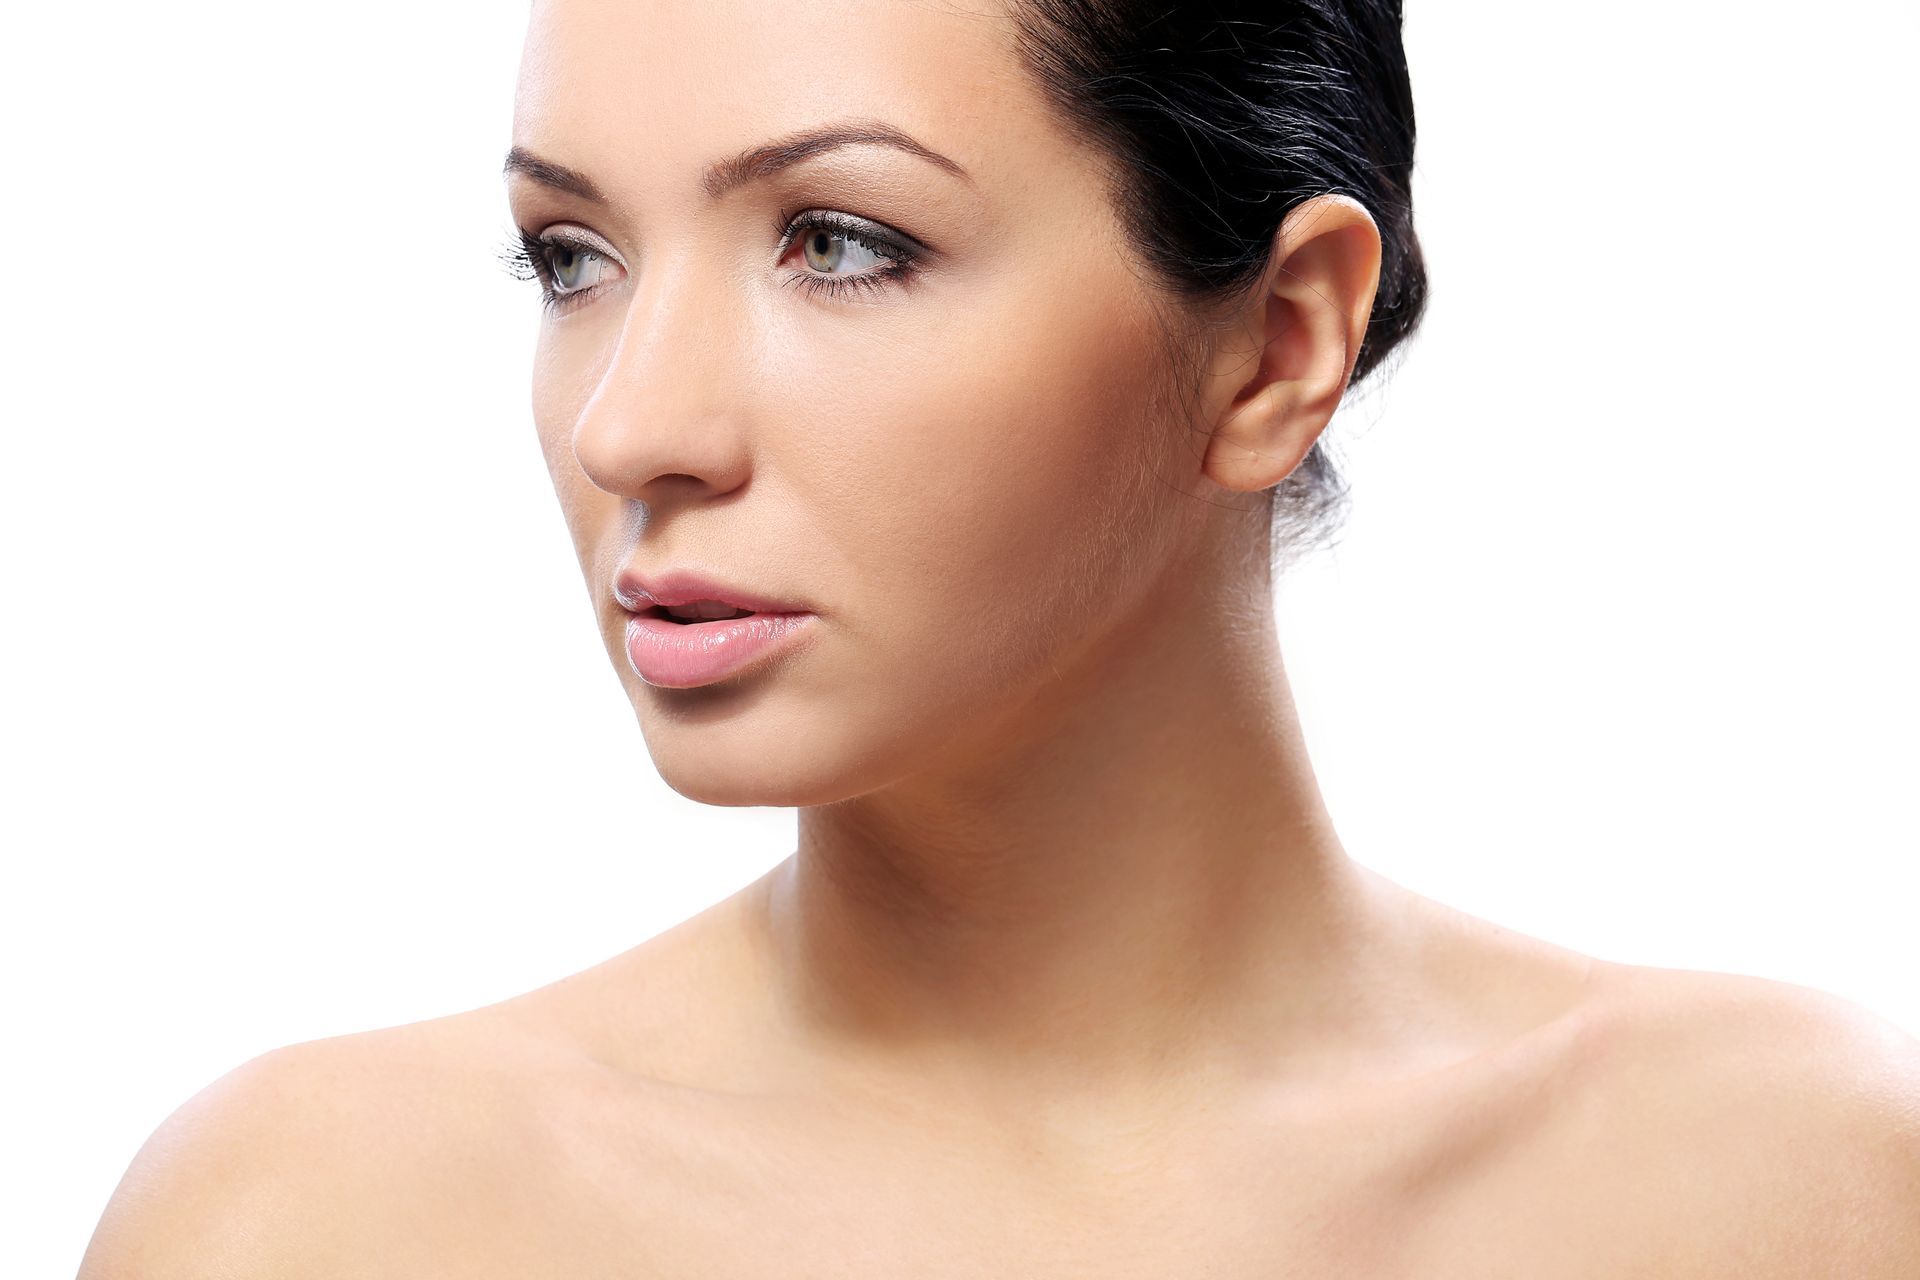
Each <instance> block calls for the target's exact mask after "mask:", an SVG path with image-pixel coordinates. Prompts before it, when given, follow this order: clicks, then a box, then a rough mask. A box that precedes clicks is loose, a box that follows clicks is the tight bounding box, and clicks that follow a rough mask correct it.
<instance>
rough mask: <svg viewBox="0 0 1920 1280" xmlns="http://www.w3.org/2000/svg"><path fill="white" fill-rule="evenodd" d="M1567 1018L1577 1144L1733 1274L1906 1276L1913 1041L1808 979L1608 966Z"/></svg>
mask: <svg viewBox="0 0 1920 1280" xmlns="http://www.w3.org/2000/svg"><path fill="white" fill-rule="evenodd" d="M1585 1020H1586V1026H1587V1032H1586V1034H1585V1036H1584V1038H1583V1040H1582V1048H1581V1057H1582V1061H1581V1063H1580V1065H1579V1069H1580V1071H1581V1072H1582V1073H1583V1075H1584V1077H1585V1080H1586V1083H1587V1085H1588V1088H1587V1089H1586V1090H1584V1091H1582V1099H1583V1100H1582V1101H1581V1102H1579V1103H1578V1104H1577V1105H1575V1106H1574V1107H1573V1108H1572V1109H1571V1124H1572V1126H1573V1127H1574V1128H1575V1129H1576V1130H1577V1131H1578V1132H1577V1137H1578V1147H1579V1149H1580V1150H1581V1151H1582V1152H1583V1153H1584V1158H1586V1159H1590V1160H1592V1161H1594V1162H1597V1163H1599V1164H1602V1165H1607V1166H1610V1167H1611V1169H1612V1171H1613V1172H1617V1173H1618V1174H1620V1175H1621V1178H1622V1179H1625V1180H1630V1181H1631V1183H1632V1185H1634V1186H1635V1187H1636V1189H1637V1191H1638V1193H1639V1194H1641V1195H1642V1196H1644V1198H1645V1200H1646V1203H1647V1206H1648V1207H1649V1209H1651V1210H1654V1211H1655V1212H1658V1213H1664V1214H1666V1215H1667V1216H1669V1217H1670V1218H1671V1219H1672V1220H1673V1221H1674V1222H1675V1224H1676V1226H1677V1227H1678V1228H1679V1229H1680V1230H1682V1231H1684V1232H1685V1233H1687V1234H1688V1235H1689V1236H1690V1237H1691V1238H1692V1239H1693V1240H1694V1241H1695V1242H1698V1243H1701V1244H1703V1245H1704V1246H1706V1247H1708V1248H1712V1247H1715V1246H1718V1247H1720V1248H1722V1249H1723V1250H1725V1251H1727V1252H1728V1253H1733V1254H1737V1255H1739V1256H1742V1257H1750V1258H1751V1261H1752V1265H1751V1267H1750V1269H1749V1270H1748V1271H1746V1272H1745V1274H1750V1275H1770V1274H1774V1273H1775V1272H1774V1271H1773V1270H1770V1269H1768V1268H1779V1269H1780V1271H1781V1273H1782V1274H1815V1273H1818V1274H1844V1275H1848V1276H1859V1277H1863V1278H1869V1280H1870V1278H1872V1277H1880V1276H1885V1277H1888V1278H1889V1280H1891V1278H1892V1277H1895V1276H1912V1275H1920V1041H1916V1040H1915V1039H1914V1038H1913V1037H1912V1036H1910V1035H1908V1034H1907V1033H1906V1032H1904V1031H1902V1030H1901V1029H1899V1028H1898V1027H1896V1026H1894V1025H1893V1024H1892V1023H1890V1022H1888V1021H1887V1020H1886V1019H1884V1018H1882V1017H1880V1016H1879V1015H1877V1014H1875V1013H1873V1012H1872V1011H1870V1010H1868V1009H1865V1008H1863V1007H1861V1006H1859V1005H1857V1004H1854V1003H1853V1002H1851V1001H1848V1000H1846V999H1843V998H1842V997H1840V996H1837V995H1833V994H1830V993H1827V992H1824V991H1819V990H1816V989H1813V988H1810V987H1805V986H1800V985H1797V984H1793V983H1786V982H1777V981H1772V980H1769V979H1764V978H1757V977H1750V976H1745V975H1739V974H1726V973H1711V972H1705V971H1699V970H1686V969H1666V968H1658V967H1647V966H1635V965H1620V964H1609V963H1602V964H1598V965H1596V970H1595V976H1594V979H1593V981H1592V983H1591V984H1590V996H1589V1000H1588V1004H1587V1008H1586V1010H1585ZM1723 1256H1724V1255H1723ZM1794 1267H1799V1268H1801V1270H1799V1271H1794V1270H1793V1269H1792V1268H1794Z"/></svg>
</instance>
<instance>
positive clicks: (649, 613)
mask: <svg viewBox="0 0 1920 1280" xmlns="http://www.w3.org/2000/svg"><path fill="white" fill-rule="evenodd" d="M640 616H641V617H643V618H663V619H665V620H666V621H668V622H677V623H679V624H681V625H682V626H697V625H699V624H700V623H702V622H730V621H733V620H734V619H737V618H751V617H752V616H753V610H751V609H736V610H734V611H733V612H732V613H729V614H723V615H721V616H719V617H696V618H681V617H676V616H675V615H674V614H673V613H671V612H669V611H668V609H667V606H665V605H663V604H656V605H653V606H652V607H650V608H647V609H642V610H641V611H640Z"/></svg>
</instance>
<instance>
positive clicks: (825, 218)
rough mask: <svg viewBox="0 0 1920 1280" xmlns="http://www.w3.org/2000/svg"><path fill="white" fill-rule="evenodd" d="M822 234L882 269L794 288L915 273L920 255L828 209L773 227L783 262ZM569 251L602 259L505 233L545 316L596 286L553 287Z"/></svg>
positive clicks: (513, 267) (843, 289) (877, 284)
mask: <svg viewBox="0 0 1920 1280" xmlns="http://www.w3.org/2000/svg"><path fill="white" fill-rule="evenodd" d="M811 231H825V232H827V233H828V234H829V235H831V236H832V237H833V238H835V239H837V240H845V241H847V242H849V243H851V244H857V245H860V246H861V247H863V248H866V249H870V250H872V251H873V252H874V253H876V254H878V255H879V256H880V257H881V258H882V259H884V260H885V261H886V264H887V265H885V266H881V267H878V268H876V269H874V270H871V271H866V272H863V273H861V274H860V275H855V276H836V275H822V274H820V273H818V272H807V271H802V272H800V273H799V274H797V275H795V276H793V277H791V279H790V283H798V284H799V285H800V286H801V287H802V288H804V289H807V290H809V291H818V292H822V293H825V294H827V295H829V296H832V297H845V296H848V295H851V294H852V293H854V292H855V291H859V290H866V291H869V292H871V291H874V290H878V289H880V288H882V287H883V286H885V285H889V284H893V283H896V282H898V283H904V282H905V281H906V280H907V279H908V278H909V277H910V276H912V274H913V272H914V271H915V270H917V269H918V266H919V261H920V254H919V252H918V251H917V250H914V249H910V248H908V247H907V246H906V245H903V244H900V243H898V242H897V241H894V240H891V239H887V238H884V237H882V236H879V235H876V234H875V233H874V232H873V231H871V230H869V229H868V224H867V223H865V222H863V221H859V220H857V219H854V218H849V217H847V216H846V215H845V214H839V213H833V212H831V211H829V210H814V211H811V212H808V213H803V214H800V215H799V216H797V217H795V216H792V215H789V214H788V213H786V212H785V211H784V210H782V211H781V213H780V215H779V217H778V219H777V220H776V221H775V223H774V232H775V234H776V235H778V236H779V237H780V256H781V257H783V258H784V257H786V254H787V250H788V249H789V248H791V247H792V245H793V243H794V241H796V240H798V239H799V238H800V235H801V233H803V232H811ZM554 249H568V250H571V251H572V252H574V253H592V254H596V255H599V256H602V257H604V256H605V255H604V254H600V251H599V250H597V249H595V248H593V247H592V246H591V245H588V244H584V243H582V242H580V241H577V240H569V239H565V238H555V239H544V238H542V237H540V236H536V235H533V234H531V233H529V232H528V231H527V230H526V229H525V228H522V227H515V228H513V230H512V231H511V232H510V233H509V234H508V244H507V247H506V248H505V250H503V251H502V253H501V259H502V261H503V262H504V264H505V266H506V268H507V272H508V274H510V275H512V276H513V277H514V278H515V279H517V280H538V281H539V282H540V305H541V306H542V307H543V308H545V309H546V310H549V311H555V312H561V311H566V310H569V309H571V308H572V307H573V306H574V305H576V304H577V303H578V302H579V301H580V299H582V298H585V297H588V296H590V295H591V294H592V293H593V291H594V286H592V285H589V286H588V287H586V288H585V289H579V290H576V291H574V292H572V293H561V292H559V291H558V290H557V289H556V288H555V284H554V278H555V272H554V267H553V259H552V257H551V251H552V250H554Z"/></svg>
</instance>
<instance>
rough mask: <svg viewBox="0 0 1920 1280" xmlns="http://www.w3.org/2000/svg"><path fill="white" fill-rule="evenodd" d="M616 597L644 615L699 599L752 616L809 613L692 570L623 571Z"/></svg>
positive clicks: (615, 586)
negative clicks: (655, 609) (715, 602)
mask: <svg viewBox="0 0 1920 1280" xmlns="http://www.w3.org/2000/svg"><path fill="white" fill-rule="evenodd" d="M613 598H614V599H615V600H617V601H619V603H620V607H621V608H623V609H625V610H627V611H628V612H629V613H644V612H646V611H647V610H648V609H651V608H652V607H653V606H655V605H675V604H692V603H694V602H695V601H697V600H718V601H719V602H720V603H722V604H727V605H732V606H733V607H734V608H736V609H745V610H746V611H747V612H749V613H804V612H806V610H804V609H802V608H801V607H800V606H798V605H794V604H788V603H786V602H784V601H780V600H775V599H774V598H773V597H771V596H763V595H761V594H760V593H759V592H757V591H748V590H746V589H745V588H744V587H733V586H728V585H727V584H726V583H724V582H717V581H715V580H714V579H712V578H709V577H705V576H703V575H701V574H698V573H694V572H693V571H691V570H688V569H662V570H661V571H660V572H658V573H650V574H648V575H646V576H645V577H644V578H643V577H642V576H641V575H640V574H639V572H638V571H636V570H633V569H622V570H621V571H620V575H619V576H618V577H616V578H615V579H614V580H613Z"/></svg>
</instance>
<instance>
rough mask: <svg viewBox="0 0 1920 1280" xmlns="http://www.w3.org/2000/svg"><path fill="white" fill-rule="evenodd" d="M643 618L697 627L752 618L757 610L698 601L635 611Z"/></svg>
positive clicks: (714, 601) (653, 606) (657, 605)
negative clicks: (735, 619)
mask: <svg viewBox="0 0 1920 1280" xmlns="http://www.w3.org/2000/svg"><path fill="white" fill-rule="evenodd" d="M634 612H636V613H637V614H638V615H639V616H640V617H642V618H660V619H663V620H665V621H667V622H672V623H677V624H679V625H680V626H686V627H697V626H701V625H702V624H705V623H709V622H724V621H727V620H729V619H733V618H751V617H754V616H755V610H752V609H741V608H736V607H735V606H733V605H730V604H724V603H722V602H720V601H718V600H696V601H694V602H693V603H691V604H675V605H665V604H656V605H649V606H648V607H647V608H645V609H638V610H635V611H634Z"/></svg>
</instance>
